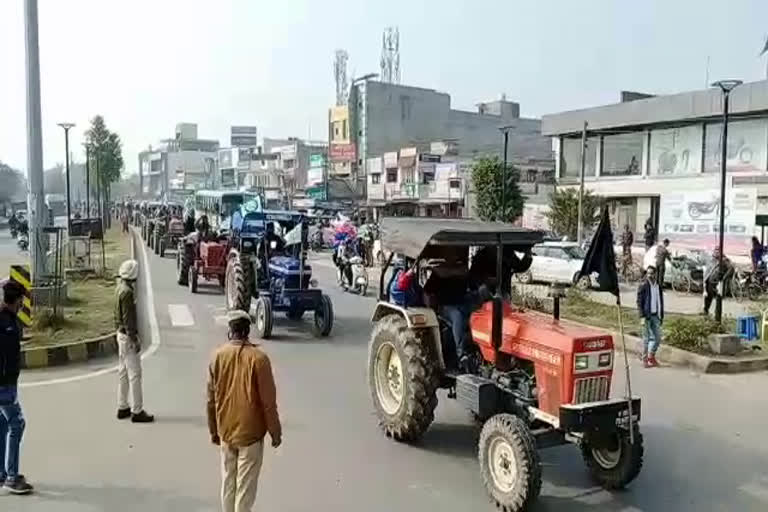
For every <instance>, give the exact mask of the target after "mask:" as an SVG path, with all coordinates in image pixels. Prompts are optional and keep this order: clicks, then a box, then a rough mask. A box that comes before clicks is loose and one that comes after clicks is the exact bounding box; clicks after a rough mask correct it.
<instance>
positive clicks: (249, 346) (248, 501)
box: [207, 310, 282, 512]
mask: <svg viewBox="0 0 768 512" xmlns="http://www.w3.org/2000/svg"><path fill="white" fill-rule="evenodd" d="M228 321H229V342H228V343H225V344H223V345H221V346H219V347H218V348H217V349H216V351H215V352H214V353H213V357H212V358H211V363H210V366H209V368H208V404H207V414H208V430H209V432H210V434H211V442H212V443H213V444H215V445H217V446H220V450H221V507H222V510H223V511H224V512H248V511H250V510H251V508H252V507H253V503H254V501H255V500H256V489H257V487H258V481H259V472H260V471H261V461H262V458H263V456H264V437H265V436H266V433H267V432H269V437H270V438H271V439H272V446H273V447H274V448H277V447H278V446H280V443H281V440H282V439H281V437H282V428H281V426H280V417H279V416H278V413H277V392H276V390H275V380H274V378H273V376H272V366H271V364H270V362H269V358H268V357H267V355H266V354H265V353H264V351H262V349H261V347H260V346H259V345H255V344H253V343H251V342H250V341H248V336H249V334H250V330H251V318H250V316H248V314H247V313H245V312H244V311H240V310H233V311H230V312H229V315H228Z"/></svg>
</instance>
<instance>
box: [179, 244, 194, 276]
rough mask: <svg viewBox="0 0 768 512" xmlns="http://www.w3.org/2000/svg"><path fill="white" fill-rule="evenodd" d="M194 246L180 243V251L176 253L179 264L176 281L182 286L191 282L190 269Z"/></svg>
mask: <svg viewBox="0 0 768 512" xmlns="http://www.w3.org/2000/svg"><path fill="white" fill-rule="evenodd" d="M193 256H194V248H193V247H191V246H188V245H186V244H185V243H183V242H182V243H180V244H179V252H178V254H177V255H176V257H177V262H178V265H177V267H176V282H177V283H179V284H180V285H181V286H187V284H188V283H189V269H190V267H191V266H192V257H193Z"/></svg>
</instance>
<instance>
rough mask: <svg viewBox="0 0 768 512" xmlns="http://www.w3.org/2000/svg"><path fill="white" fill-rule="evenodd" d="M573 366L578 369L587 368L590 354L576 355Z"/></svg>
mask: <svg viewBox="0 0 768 512" xmlns="http://www.w3.org/2000/svg"><path fill="white" fill-rule="evenodd" d="M573 367H574V368H576V369H577V370H586V369H587V368H589V356H588V355H583V356H576V359H575V360H574V362H573Z"/></svg>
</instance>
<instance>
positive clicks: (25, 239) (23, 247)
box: [16, 233, 29, 252]
mask: <svg viewBox="0 0 768 512" xmlns="http://www.w3.org/2000/svg"><path fill="white" fill-rule="evenodd" d="M16 246H17V247H18V248H19V250H20V251H22V252H25V251H27V250H28V249H29V235H27V234H26V233H21V234H20V235H19V238H18V240H16Z"/></svg>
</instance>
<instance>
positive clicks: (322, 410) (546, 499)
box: [0, 255, 768, 512]
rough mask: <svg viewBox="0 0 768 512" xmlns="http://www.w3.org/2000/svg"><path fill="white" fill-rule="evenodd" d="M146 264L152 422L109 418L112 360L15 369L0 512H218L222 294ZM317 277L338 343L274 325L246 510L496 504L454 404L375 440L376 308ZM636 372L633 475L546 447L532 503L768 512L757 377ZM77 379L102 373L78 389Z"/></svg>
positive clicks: (328, 276) (324, 265)
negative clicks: (421, 431) (214, 356)
mask: <svg viewBox="0 0 768 512" xmlns="http://www.w3.org/2000/svg"><path fill="white" fill-rule="evenodd" d="M145 257H148V258H149V263H150V265H149V269H150V270H151V277H152V278H153V286H152V291H153V301H154V306H155V307H154V311H155V313H156V317H157V334H159V337H158V340H156V341H159V345H155V346H154V347H153V348H152V349H151V350H150V352H152V353H151V354H150V355H149V356H148V357H146V359H145V360H144V375H145V396H146V406H147V408H148V409H149V411H150V412H152V413H155V414H156V415H157V423H155V424H154V425H133V424H131V423H125V422H118V421H117V420H116V419H115V418H114V414H115V384H116V383H115V375H114V373H110V372H109V366H108V363H106V362H100V363H97V364H92V365H85V366H83V367H79V368H74V369H66V370H62V371H45V372H26V373H25V374H24V383H25V387H24V388H23V389H22V392H21V400H22V403H23V405H24V408H25V414H26V417H27V434H26V437H25V442H24V450H23V454H22V464H23V468H22V471H23V472H25V473H26V474H27V475H28V477H29V479H30V480H31V481H32V482H34V483H35V484H36V485H37V489H38V492H37V493H36V494H35V495H33V496H28V497H23V498H18V497H15V496H9V495H2V494H0V510H9V511H10V510H12V511H14V512H48V511H51V510H56V511H57V512H70V511H72V512H74V511H78V512H90V511H101V510H109V511H110V512H112V511H131V512H133V511H135V510H142V511H143V512H150V511H167V510H179V511H181V510H184V511H213V510H216V509H217V504H218V498H217V496H218V489H219V462H218V452H217V450H216V448H215V447H213V446H212V445H210V444H209V441H208V433H207V428H206V420H205V414H204V411H205V408H204V396H205V373H206V365H207V361H208V357H209V354H210V352H211V350H212V349H213V348H214V347H215V346H216V345H217V344H219V343H222V342H224V341H225V340H226V327H225V320H224V308H223V307H222V306H223V297H222V296H221V294H220V291H219V290H217V289H216V288H215V287H213V286H211V287H206V286H201V293H199V294H198V295H191V294H189V293H188V292H187V291H186V289H184V288H181V287H179V286H177V285H176V284H175V283H174V277H173V274H174V263H173V260H172V259H171V258H166V259H164V260H161V259H159V258H157V257H156V256H154V255H147V256H145ZM320 257H321V258H325V259H328V256H323V255H321V256H320ZM315 275H316V276H317V277H318V278H319V279H320V282H321V285H322V286H324V287H325V288H326V289H328V291H329V294H330V295H331V297H332V300H333V303H334V307H335V310H336V324H335V326H334V332H333V333H332V336H331V337H329V338H327V339H322V340H317V339H314V338H313V337H312V336H311V334H310V333H309V331H310V329H309V321H308V320H306V321H305V323H304V324H291V323H289V322H288V321H287V320H284V319H282V318H281V319H279V320H278V321H277V322H276V326H275V331H274V339H272V340H270V341H268V342H265V343H264V346H265V348H266V350H267V352H268V353H269V355H270V356H271V358H272V360H273V367H274V369H275V374H276V378H277V384H278V394H279V405H280V413H281V416H282V420H283V424H284V438H283V439H284V441H283V442H284V444H283V446H282V447H280V448H279V449H278V450H273V449H271V448H268V449H267V450H266V455H265V463H264V467H263V471H262V477H261V480H260V488H259V495H258V499H257V510H280V511H282V512H291V511H334V512H353V511H354V512H359V511H361V510H365V511H372V512H378V511H380V512H391V511H393V510H402V511H406V512H410V511H429V510H440V511H441V512H459V511H461V512H464V511H467V510H473V511H483V510H487V511H491V510H493V507H492V506H491V505H490V504H489V502H488V500H487V498H486V495H485V492H484V490H483V488H482V484H481V480H480V475H479V471H478V464H477V457H476V441H477V436H478V430H477V428H476V427H475V426H473V424H472V422H471V421H470V420H469V417H468V415H467V413H466V412H465V411H464V410H462V409H461V408H460V407H459V406H458V405H457V404H456V403H455V401H452V400H448V399H446V397H445V395H444V394H441V395H440V405H439V406H438V410H437V416H436V420H435V423H434V424H433V425H432V427H431V428H430V430H429V431H428V432H427V434H426V435H425V437H424V439H423V441H422V442H421V443H420V444H418V445H416V446H407V445H401V444H397V443H394V442H392V441H390V440H388V439H386V438H385V437H384V436H383V435H382V434H381V433H380V431H379V430H378V427H377V425H376V420H375V417H374V415H373V411H372V406H371V402H370V397H369V392H368V388H367V384H366V371H365V360H366V356H367V341H368V336H369V332H370V324H369V321H368V317H369V315H370V313H371V311H372V308H373V306H374V300H373V298H365V299H361V298H359V297H356V296H353V295H349V294H343V293H340V292H338V291H337V290H336V289H335V288H334V286H333V273H332V271H331V267H330V264H329V262H328V261H324V262H318V263H317V264H315ZM171 311H173V314H171V313H170V312H171ZM174 324H175V325H174ZM632 366H633V376H634V391H635V393H636V394H639V395H642V396H643V399H644V410H643V419H642V430H643V433H644V435H645V446H646V458H645V467H644V470H643V472H642V473H641V475H640V477H639V478H638V479H637V480H636V481H635V482H634V483H633V484H632V485H631V487H630V488H629V489H628V490H626V491H624V492H619V493H613V494H611V493H608V492H605V491H603V490H601V489H599V488H597V487H594V486H593V485H592V484H591V483H590V481H589V479H588V477H587V474H586V472H585V470H584V467H583V464H582V462H581V458H580V455H579V453H578V451H577V449H576V448H575V447H573V446H564V447H560V448H554V449H550V450H547V451H545V452H543V462H544V486H543V489H542V494H541V498H540V500H539V502H538V504H537V506H536V507H535V510H537V511H557V512H565V511H573V512H585V511H592V510H595V511H597V510H599V511H601V512H602V511H607V512H619V511H623V512H637V511H648V512H650V511H666V510H670V511H671V510H676V511H685V512H689V511H690V512H693V511H697V512H701V511H717V510H722V511H736V510H738V511H740V512H746V511H761V512H764V511H765V510H768V443H765V431H766V427H768V398H766V392H765V390H766V389H768V374H765V373H763V374H752V375H743V376H700V375H696V374H692V373H690V372H688V371H682V370H678V369H672V368H659V369H653V370H643V369H642V368H639V366H638V365H637V364H636V363H635V362H633V363H632ZM84 372H96V374H95V376H91V377H87V376H86V377H87V378H81V376H82V375H83V373H84ZM617 373H618V372H617ZM49 379H59V380H58V381H56V382H54V383H53V384H50V383H47V382H48V380H49ZM614 388H615V390H617V391H620V390H621V388H622V386H621V385H620V384H617V385H616V386H614Z"/></svg>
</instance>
